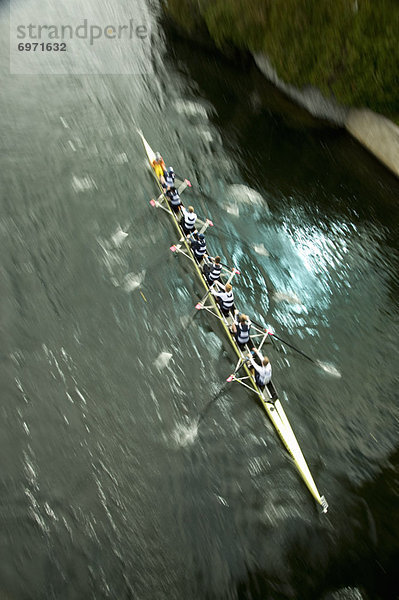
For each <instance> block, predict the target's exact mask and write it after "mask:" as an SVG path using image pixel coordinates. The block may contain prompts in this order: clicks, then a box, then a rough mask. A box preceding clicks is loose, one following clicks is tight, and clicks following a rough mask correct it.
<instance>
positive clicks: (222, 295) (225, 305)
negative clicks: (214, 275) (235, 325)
mask: <svg viewBox="0 0 399 600" xmlns="http://www.w3.org/2000/svg"><path fill="white" fill-rule="evenodd" d="M224 290H225V291H224V292H216V291H215V290H214V289H213V288H212V289H211V292H212V294H213V295H214V296H216V300H217V302H218V304H219V306H220V310H221V311H222V313H223V314H224V316H225V317H228V316H229V314H230V312H233V311H234V294H233V287H232V285H231V283H226V285H225V286H224Z"/></svg>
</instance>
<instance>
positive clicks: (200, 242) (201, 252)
mask: <svg viewBox="0 0 399 600" xmlns="http://www.w3.org/2000/svg"><path fill="white" fill-rule="evenodd" d="M190 243H191V248H192V250H193V252H194V256H195V258H196V260H197V263H198V264H200V263H201V262H202V260H203V258H204V256H205V255H206V241H205V236H204V234H203V233H198V234H197V235H196V234H194V236H193V239H192V240H191V242H190Z"/></svg>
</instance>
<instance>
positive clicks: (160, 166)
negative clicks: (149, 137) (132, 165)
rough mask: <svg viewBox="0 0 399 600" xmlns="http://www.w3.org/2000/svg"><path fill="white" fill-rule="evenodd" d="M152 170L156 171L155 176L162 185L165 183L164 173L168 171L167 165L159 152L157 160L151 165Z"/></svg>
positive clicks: (156, 155)
mask: <svg viewBox="0 0 399 600" xmlns="http://www.w3.org/2000/svg"><path fill="white" fill-rule="evenodd" d="M151 165H152V168H153V169H154V172H155V175H156V176H157V177H158V179H159V181H160V182H161V183H164V176H163V173H164V171H165V170H166V165H165V162H164V159H163V158H162V156H161V155H160V154H159V152H155V158H154V160H153V161H152V163H151Z"/></svg>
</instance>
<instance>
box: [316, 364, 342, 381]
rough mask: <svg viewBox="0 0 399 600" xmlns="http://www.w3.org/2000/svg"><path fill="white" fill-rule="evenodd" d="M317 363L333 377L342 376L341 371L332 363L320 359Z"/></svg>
mask: <svg viewBox="0 0 399 600" xmlns="http://www.w3.org/2000/svg"><path fill="white" fill-rule="evenodd" d="M317 364H318V365H319V367H320V368H321V369H323V371H325V372H326V373H328V374H329V375H332V376H333V377H341V373H340V372H339V371H338V369H337V368H336V367H334V365H332V364H331V363H326V362H321V361H320V360H318V361H317Z"/></svg>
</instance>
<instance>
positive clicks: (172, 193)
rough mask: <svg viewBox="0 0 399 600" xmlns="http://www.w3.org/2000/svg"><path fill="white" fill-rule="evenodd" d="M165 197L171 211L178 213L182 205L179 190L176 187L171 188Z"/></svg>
mask: <svg viewBox="0 0 399 600" xmlns="http://www.w3.org/2000/svg"><path fill="white" fill-rule="evenodd" d="M165 196H166V197H167V198H168V200H169V204H170V207H171V209H172V210H173V211H174V212H175V213H178V212H179V210H180V207H181V205H182V204H181V200H180V195H179V192H178V191H177V189H176V188H175V187H174V186H173V187H171V188H169V189H168V191H167V192H166V194H165Z"/></svg>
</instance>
